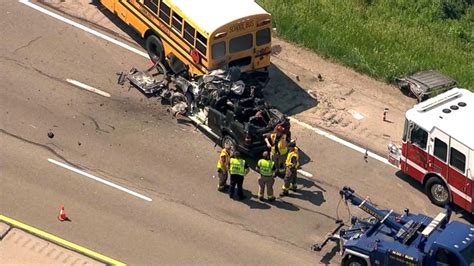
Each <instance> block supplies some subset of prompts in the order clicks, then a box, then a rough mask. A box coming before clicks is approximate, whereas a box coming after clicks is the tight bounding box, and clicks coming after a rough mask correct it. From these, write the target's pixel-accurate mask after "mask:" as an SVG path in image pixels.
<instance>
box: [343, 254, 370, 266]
mask: <svg viewBox="0 0 474 266" xmlns="http://www.w3.org/2000/svg"><path fill="white" fill-rule="evenodd" d="M342 265H343V266H367V262H365V260H364V259H362V258H360V257H357V256H351V255H350V256H349V257H346V259H345V260H344V261H343V262H342Z"/></svg>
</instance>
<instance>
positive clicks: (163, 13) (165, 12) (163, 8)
mask: <svg viewBox="0 0 474 266" xmlns="http://www.w3.org/2000/svg"><path fill="white" fill-rule="evenodd" d="M170 16H171V9H170V7H169V6H167V5H166V4H165V3H163V2H161V4H160V16H159V17H160V19H161V20H163V22H165V23H166V24H168V25H169V24H170Z"/></svg>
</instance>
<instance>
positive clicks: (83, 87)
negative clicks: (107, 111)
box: [66, 79, 110, 97]
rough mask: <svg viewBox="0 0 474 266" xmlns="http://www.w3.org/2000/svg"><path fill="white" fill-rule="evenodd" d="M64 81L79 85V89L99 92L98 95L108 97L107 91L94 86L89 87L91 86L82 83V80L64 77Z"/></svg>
mask: <svg viewBox="0 0 474 266" xmlns="http://www.w3.org/2000/svg"><path fill="white" fill-rule="evenodd" d="M66 81H67V82H68V83H71V84H72V85H75V86H77V87H79V88H81V89H84V90H86V91H90V92H93V93H96V94H99V95H101V96H104V97H110V94H109V93H107V92H105V91H101V90H99V89H96V88H94V87H91V86H89V85H87V84H84V83H82V82H79V81H77V80H73V79H66Z"/></svg>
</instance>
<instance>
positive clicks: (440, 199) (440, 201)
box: [425, 177, 449, 207]
mask: <svg viewBox="0 0 474 266" xmlns="http://www.w3.org/2000/svg"><path fill="white" fill-rule="evenodd" d="M425 193H426V195H428V198H429V199H430V200H431V202H433V203H434V204H436V205H438V206H441V207H444V206H445V205H446V204H448V203H449V190H448V188H447V187H446V185H445V184H444V183H443V181H441V180H440V179H439V178H437V177H431V178H430V179H428V181H427V182H426V186H425Z"/></svg>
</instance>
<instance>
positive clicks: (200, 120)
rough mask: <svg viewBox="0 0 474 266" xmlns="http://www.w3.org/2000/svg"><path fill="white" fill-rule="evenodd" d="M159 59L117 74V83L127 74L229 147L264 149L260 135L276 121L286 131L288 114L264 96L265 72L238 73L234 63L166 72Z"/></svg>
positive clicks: (248, 150)
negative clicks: (193, 72)
mask: <svg viewBox="0 0 474 266" xmlns="http://www.w3.org/2000/svg"><path fill="white" fill-rule="evenodd" d="M170 72H171V71H168V70H167V69H166V67H165V66H163V65H162V64H161V63H159V62H158V63H155V64H154V65H153V66H152V67H151V68H149V69H148V70H145V71H139V70H137V69H135V68H133V69H132V70H131V71H130V72H129V73H128V74H121V75H120V77H119V84H124V82H125V80H129V81H130V84H132V85H133V86H134V87H136V88H138V89H139V90H140V91H141V92H142V93H143V94H145V95H146V96H147V97H159V98H160V99H161V100H162V102H163V103H167V104H169V105H170V107H171V111H172V113H173V115H174V116H183V117H187V118H188V119H190V120H192V121H193V122H194V123H195V124H196V125H197V126H199V127H200V128H201V129H203V130H205V131H206V132H207V133H209V134H210V135H211V136H212V137H214V138H215V141H217V143H218V144H221V145H224V143H227V144H230V146H231V148H232V149H233V150H239V151H242V152H245V153H247V154H249V155H255V154H257V153H259V152H261V151H263V150H265V149H266V144H265V141H264V136H265V135H267V134H268V133H270V132H271V131H273V129H274V128H275V127H276V126H277V125H279V124H280V125H283V126H284V128H285V129H286V130H287V131H288V132H289V129H290V123H289V120H288V118H287V117H286V116H285V115H284V114H282V113H281V112H280V111H278V110H277V109H276V108H273V107H272V106H270V105H269V104H268V103H266V102H265V100H264V99H263V88H264V87H265V85H266V84H267V83H268V76H267V75H265V74H266V73H265V74H260V73H258V72H256V73H252V74H249V73H241V72H240V70H239V69H238V68H230V69H229V70H227V71H224V70H215V71H211V72H210V73H209V74H206V75H203V76H199V77H196V78H194V79H188V78H185V77H183V76H181V75H173V74H170Z"/></svg>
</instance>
